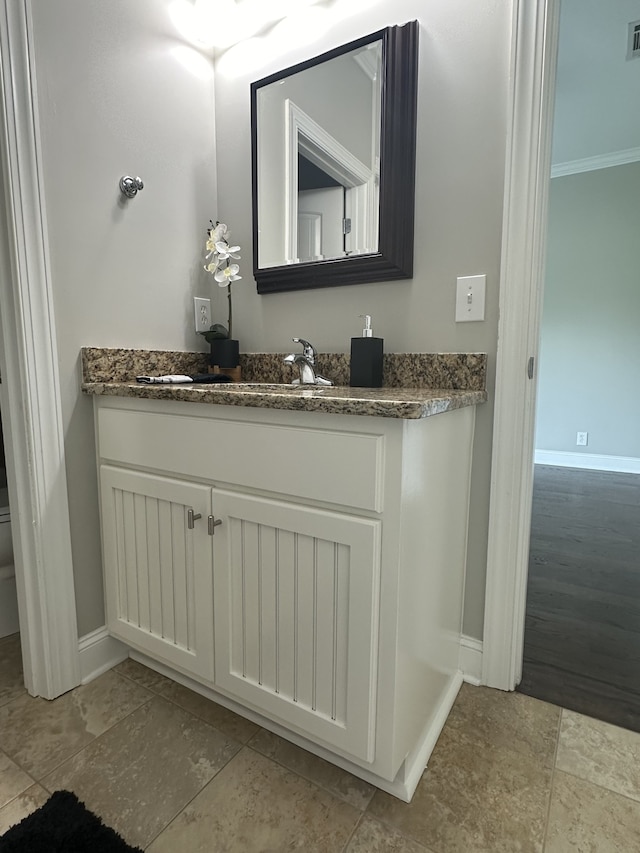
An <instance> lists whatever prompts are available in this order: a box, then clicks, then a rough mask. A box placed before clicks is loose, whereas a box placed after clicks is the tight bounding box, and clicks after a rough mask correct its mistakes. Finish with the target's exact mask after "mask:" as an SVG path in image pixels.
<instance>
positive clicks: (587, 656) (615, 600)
mask: <svg viewBox="0 0 640 853" xmlns="http://www.w3.org/2000/svg"><path fill="white" fill-rule="evenodd" d="M518 690H519V691H520V692H521V693H526V694H528V695H529V696H535V697H536V698H538V699H544V700H546V701H548V702H553V703H555V704H557V705H562V706H563V707H565V708H569V709H571V710H574V711H579V712H581V713H583V714H587V715H589V716H591V717H596V718H598V719H600V720H604V721H606V722H609V723H614V724H616V725H619V726H624V727H625V728H628V729H633V730H635V731H640V475H636V474H617V473H610V472H603V471H585V470H581V469H577V468H554V467H551V466H544V465H536V469H535V479H534V492H533V514H532V526H531V548H530V554H529V581H528V591H527V612H526V621H525V638H524V666H523V678H522V682H521V683H520V685H519V687H518Z"/></svg>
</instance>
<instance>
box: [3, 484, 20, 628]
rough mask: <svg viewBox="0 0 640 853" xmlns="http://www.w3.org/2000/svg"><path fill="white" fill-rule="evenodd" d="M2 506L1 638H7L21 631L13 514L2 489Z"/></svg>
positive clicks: (4, 490) (5, 492)
mask: <svg viewBox="0 0 640 853" xmlns="http://www.w3.org/2000/svg"><path fill="white" fill-rule="evenodd" d="M0 504H2V505H1V506H0V637H6V636H8V635H9V634H15V633H16V632H17V631H18V629H19V621H18V599H17V596H16V573H15V570H14V567H13V541H12V539H11V513H10V511H9V504H8V500H7V490H6V489H0Z"/></svg>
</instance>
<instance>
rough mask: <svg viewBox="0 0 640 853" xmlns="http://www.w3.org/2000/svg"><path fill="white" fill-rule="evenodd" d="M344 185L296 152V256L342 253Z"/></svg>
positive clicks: (316, 257) (306, 257) (310, 257)
mask: <svg viewBox="0 0 640 853" xmlns="http://www.w3.org/2000/svg"><path fill="white" fill-rule="evenodd" d="M344 221H345V189H344V187H343V186H342V184H341V183H340V182H339V181H337V180H336V179H335V178H333V177H331V175H329V174H327V173H326V172H325V171H324V170H323V169H320V168H319V167H318V166H316V165H315V164H314V163H312V162H311V161H310V160H308V159H307V158H306V157H303V156H302V154H300V155H299V156H298V260H300V261H303V262H307V261H319V260H323V259H324V258H338V257H342V256H343V255H344V251H345V242H344V236H345V235H344V231H345V228H344Z"/></svg>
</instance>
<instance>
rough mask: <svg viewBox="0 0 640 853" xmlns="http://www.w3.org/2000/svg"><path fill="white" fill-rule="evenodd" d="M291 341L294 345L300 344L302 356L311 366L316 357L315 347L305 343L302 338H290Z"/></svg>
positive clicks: (307, 342)
mask: <svg viewBox="0 0 640 853" xmlns="http://www.w3.org/2000/svg"><path fill="white" fill-rule="evenodd" d="M292 341H293V342H294V344H302V354H303V355H304V356H305V357H306V358H308V359H309V361H310V362H311V364H313V363H314V362H315V359H316V356H317V355H318V353H317V352H316V349H315V347H314V346H313V345H312V344H310V343H309V341H305V339H304V338H292Z"/></svg>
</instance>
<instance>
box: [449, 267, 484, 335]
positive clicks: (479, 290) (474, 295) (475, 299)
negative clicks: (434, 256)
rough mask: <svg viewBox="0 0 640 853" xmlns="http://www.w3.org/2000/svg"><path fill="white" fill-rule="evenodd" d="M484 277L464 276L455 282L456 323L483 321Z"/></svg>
mask: <svg viewBox="0 0 640 853" xmlns="http://www.w3.org/2000/svg"><path fill="white" fill-rule="evenodd" d="M486 288H487V277H486V275H465V276H460V277H459V278H458V280H457V289H456V323H465V322H468V321H469V320H484V300H485V292H486Z"/></svg>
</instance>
